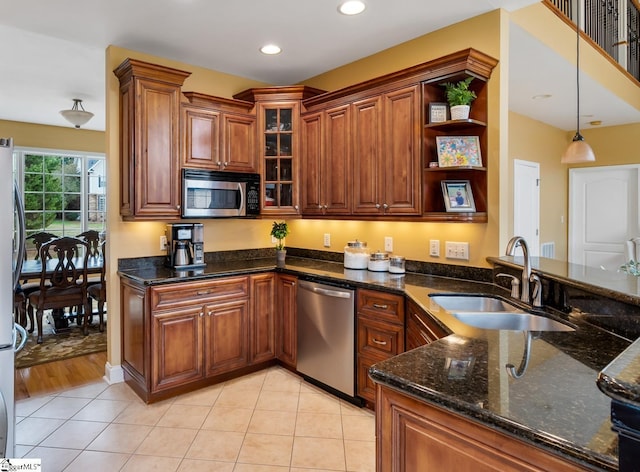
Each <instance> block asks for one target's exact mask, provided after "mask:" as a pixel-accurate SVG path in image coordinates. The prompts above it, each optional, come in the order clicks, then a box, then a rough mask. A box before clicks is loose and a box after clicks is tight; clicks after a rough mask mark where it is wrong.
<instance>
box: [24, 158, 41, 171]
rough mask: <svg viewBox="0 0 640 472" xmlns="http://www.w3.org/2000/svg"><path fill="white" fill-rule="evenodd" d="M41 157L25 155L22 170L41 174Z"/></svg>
mask: <svg viewBox="0 0 640 472" xmlns="http://www.w3.org/2000/svg"><path fill="white" fill-rule="evenodd" d="M42 163H43V159H42V156H34V155H32V154H27V155H26V156H25V157H24V170H25V172H37V173H39V174H41V173H42V169H43V167H42Z"/></svg>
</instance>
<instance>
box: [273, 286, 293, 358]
mask: <svg viewBox="0 0 640 472" xmlns="http://www.w3.org/2000/svg"><path fill="white" fill-rule="evenodd" d="M276 283H277V286H276V291H277V304H278V317H277V323H276V333H277V337H276V339H277V346H276V357H277V358H278V360H280V361H281V362H282V363H284V364H286V365H287V366H289V367H291V368H293V369H295V367H296V362H297V357H298V342H297V338H298V322H297V320H298V310H297V305H296V304H297V293H298V279H297V278H296V277H295V276H292V275H287V274H278V276H277V282H276Z"/></svg>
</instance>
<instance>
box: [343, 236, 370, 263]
mask: <svg viewBox="0 0 640 472" xmlns="http://www.w3.org/2000/svg"><path fill="white" fill-rule="evenodd" d="M368 262H369V249H367V243H365V242H364V241H358V240H357V239H356V240H355V241H348V242H347V245H346V246H345V247H344V268H345V269H366V268H367V264H368Z"/></svg>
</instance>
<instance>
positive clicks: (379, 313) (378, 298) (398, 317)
mask: <svg viewBox="0 0 640 472" xmlns="http://www.w3.org/2000/svg"><path fill="white" fill-rule="evenodd" d="M358 313H361V314H366V315H368V316H372V317H374V318H376V319H379V320H383V321H390V322H392V323H401V324H403V323H404V297H403V296H401V295H393V294H391V293H385V292H377V291H375V290H365V289H360V290H358Z"/></svg>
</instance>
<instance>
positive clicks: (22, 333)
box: [13, 323, 28, 352]
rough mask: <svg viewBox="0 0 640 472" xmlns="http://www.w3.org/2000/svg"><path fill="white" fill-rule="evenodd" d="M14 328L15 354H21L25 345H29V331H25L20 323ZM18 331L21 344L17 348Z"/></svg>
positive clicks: (15, 324)
mask: <svg viewBox="0 0 640 472" xmlns="http://www.w3.org/2000/svg"><path fill="white" fill-rule="evenodd" d="M13 327H14V330H13V352H19V351H22V348H23V347H24V345H25V344H27V339H28V334H27V330H26V329H24V328H23V327H22V326H21V325H19V324H18V323H14V324H13ZM16 331H17V332H19V333H20V344H18V345H17V346H16Z"/></svg>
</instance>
